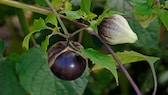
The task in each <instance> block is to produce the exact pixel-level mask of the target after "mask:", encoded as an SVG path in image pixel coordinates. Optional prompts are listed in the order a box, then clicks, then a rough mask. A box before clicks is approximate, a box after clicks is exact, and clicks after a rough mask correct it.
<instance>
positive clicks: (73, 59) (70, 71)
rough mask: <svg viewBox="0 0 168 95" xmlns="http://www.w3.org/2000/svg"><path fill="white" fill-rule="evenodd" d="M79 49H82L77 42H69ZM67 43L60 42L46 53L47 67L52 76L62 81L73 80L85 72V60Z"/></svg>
mask: <svg viewBox="0 0 168 95" xmlns="http://www.w3.org/2000/svg"><path fill="white" fill-rule="evenodd" d="M71 43H72V45H73V46H74V47H75V48H77V49H79V48H83V47H82V45H81V44H79V43H78V42H71ZM73 46H71V45H70V44H69V42H67V41H60V42H58V43H56V44H55V45H54V46H52V47H51V48H50V49H49V51H48V58H49V59H48V62H49V67H50V69H51V71H52V72H53V74H54V75H55V76H57V77H58V78H60V79H63V80H74V79H77V78H78V77H80V76H81V75H82V73H83V72H84V71H85V68H86V63H87V59H85V58H84V57H83V56H82V55H81V54H80V52H79V51H77V50H75V49H74V48H73Z"/></svg>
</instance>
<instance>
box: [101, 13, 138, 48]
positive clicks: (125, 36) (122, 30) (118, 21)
mask: <svg viewBox="0 0 168 95" xmlns="http://www.w3.org/2000/svg"><path fill="white" fill-rule="evenodd" d="M98 33H99V36H100V37H101V38H102V39H104V40H105V41H106V42H107V43H108V44H111V45H116V44H123V43H134V42H136V41H137V39H138V38H137V35H136V34H135V33H134V32H133V31H132V29H131V28H130V26H129V24H128V22H127V20H126V19H125V18H124V17H123V16H121V15H118V14H113V15H112V16H111V17H109V18H105V19H103V21H102V22H101V24H100V25H99V28H98Z"/></svg>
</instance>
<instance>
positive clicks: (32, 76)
mask: <svg viewBox="0 0 168 95" xmlns="http://www.w3.org/2000/svg"><path fill="white" fill-rule="evenodd" d="M16 70H17V73H18V75H19V79H20V83H21V85H22V86H23V87H24V88H25V89H26V91H28V92H29V93H30V94H31V95H81V94H82V93H83V91H84V89H85V87H86V85H87V82H88V79H87V77H88V69H86V71H85V73H83V75H82V76H81V77H80V78H78V79H76V80H73V81H64V80H61V79H58V78H57V77H55V76H54V75H53V74H52V73H51V71H50V69H49V67H48V62H47V57H46V55H45V53H44V52H43V51H42V49H41V48H32V49H30V50H28V51H27V52H26V53H24V54H23V55H22V56H21V57H20V61H19V64H18V65H17V67H16Z"/></svg>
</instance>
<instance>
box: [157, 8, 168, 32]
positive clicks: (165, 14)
mask: <svg viewBox="0 0 168 95" xmlns="http://www.w3.org/2000/svg"><path fill="white" fill-rule="evenodd" d="M159 18H160V19H161V21H162V22H163V24H164V25H165V27H166V29H167V30H168V11H167V10H164V9H161V10H160V11H159Z"/></svg>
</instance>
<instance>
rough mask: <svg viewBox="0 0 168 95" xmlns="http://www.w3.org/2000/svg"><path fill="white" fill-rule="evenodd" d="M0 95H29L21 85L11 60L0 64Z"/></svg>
mask: <svg viewBox="0 0 168 95" xmlns="http://www.w3.org/2000/svg"><path fill="white" fill-rule="evenodd" d="M0 95H28V93H27V92H26V91H25V90H24V89H23V88H22V86H21V85H20V84H19V79H18V77H17V75H16V72H15V63H14V62H12V61H9V60H5V61H3V62H0Z"/></svg>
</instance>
